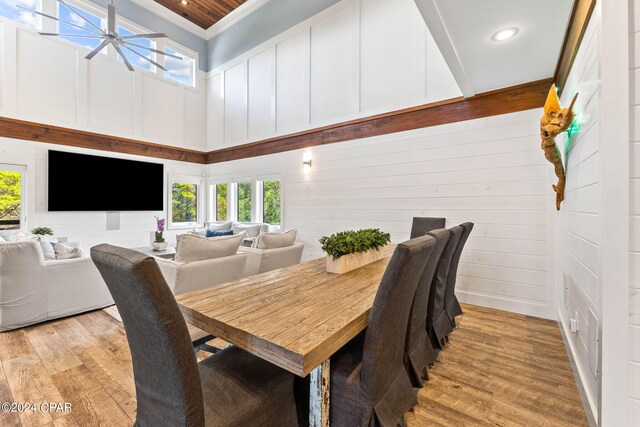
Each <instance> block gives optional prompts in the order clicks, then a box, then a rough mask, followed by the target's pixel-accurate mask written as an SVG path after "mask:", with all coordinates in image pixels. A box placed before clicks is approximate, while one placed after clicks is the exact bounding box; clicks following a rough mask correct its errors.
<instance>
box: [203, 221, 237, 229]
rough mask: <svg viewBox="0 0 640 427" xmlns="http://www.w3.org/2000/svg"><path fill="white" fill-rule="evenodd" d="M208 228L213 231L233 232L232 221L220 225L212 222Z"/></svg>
mask: <svg viewBox="0 0 640 427" xmlns="http://www.w3.org/2000/svg"><path fill="white" fill-rule="evenodd" d="M207 228H208V229H209V230H211V231H230V230H231V221H228V222H223V223H222V224H220V223H215V222H212V223H210V224H209V225H208V226H207Z"/></svg>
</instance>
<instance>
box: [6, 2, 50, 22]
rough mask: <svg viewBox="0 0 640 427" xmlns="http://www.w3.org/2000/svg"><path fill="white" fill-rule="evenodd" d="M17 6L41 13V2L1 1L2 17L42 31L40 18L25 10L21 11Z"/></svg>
mask: <svg viewBox="0 0 640 427" xmlns="http://www.w3.org/2000/svg"><path fill="white" fill-rule="evenodd" d="M17 6H22V7H25V8H27V9H33V10H37V11H38V12H39V11H40V2H39V1H38V0H0V16H4V17H5V18H9V19H11V20H13V21H16V22H19V23H20V24H22V25H26V26H29V27H33V28H37V29H40V18H39V16H38V15H36V14H35V13H31V12H28V11H26V10H24V9H19V8H18V7H17Z"/></svg>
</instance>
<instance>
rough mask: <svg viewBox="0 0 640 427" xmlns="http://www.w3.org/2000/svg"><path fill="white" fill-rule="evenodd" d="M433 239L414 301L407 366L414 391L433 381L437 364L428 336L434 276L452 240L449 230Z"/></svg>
mask: <svg viewBox="0 0 640 427" xmlns="http://www.w3.org/2000/svg"><path fill="white" fill-rule="evenodd" d="M429 237H430V245H432V246H433V250H432V251H431V253H430V254H429V255H428V260H427V264H426V265H425V267H424V271H423V272H422V276H421V277H420V281H419V282H418V287H417V288H416V293H415V295H414V297H413V303H412V305H411V313H410V315H409V327H408V328H407V339H406V343H405V358H406V360H405V364H406V368H407V374H408V375H409V379H410V380H411V385H412V386H413V387H414V388H421V387H423V386H424V381H425V380H426V379H428V378H429V377H428V373H427V367H428V366H429V365H431V364H433V363H434V362H435V361H436V354H435V352H434V350H433V345H432V344H431V340H430V339H429V336H428V335H427V316H426V313H427V310H428V306H429V297H430V294H431V284H432V282H433V275H434V273H435V270H436V266H437V264H438V261H439V260H440V256H441V255H442V251H443V250H444V247H445V245H446V244H447V241H448V240H449V230H446V229H440V230H435V231H433V232H431V235H430V236H429Z"/></svg>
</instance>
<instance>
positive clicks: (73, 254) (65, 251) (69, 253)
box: [53, 243, 82, 259]
mask: <svg viewBox="0 0 640 427" xmlns="http://www.w3.org/2000/svg"><path fill="white" fill-rule="evenodd" d="M53 250H54V251H55V253H56V259H72V258H80V257H81V256H82V250H81V249H80V248H74V247H73V246H69V245H65V244H64V243H56V245H55V246H54V248H53Z"/></svg>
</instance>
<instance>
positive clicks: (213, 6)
mask: <svg viewBox="0 0 640 427" xmlns="http://www.w3.org/2000/svg"><path fill="white" fill-rule="evenodd" d="M155 1H156V2H157V3H160V4H161V5H163V6H164V7H166V8H168V9H170V10H172V11H174V12H175V13H177V14H178V15H180V16H182V17H184V18H186V19H188V20H189V21H191V22H193V23H194V24H196V25H197V26H199V27H201V28H204V29H205V30H206V29H207V28H209V27H210V26H212V25H213V24H215V23H216V22H218V21H219V20H221V19H222V18H224V17H225V16H227V15H228V14H229V13H231V12H233V10H235V9H236V8H237V7H238V6H240V5H241V4H242V3H244V2H245V1H246V0H186V1H187V3H188V4H186V5H184V4H183V3H182V1H181V0H155Z"/></svg>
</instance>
